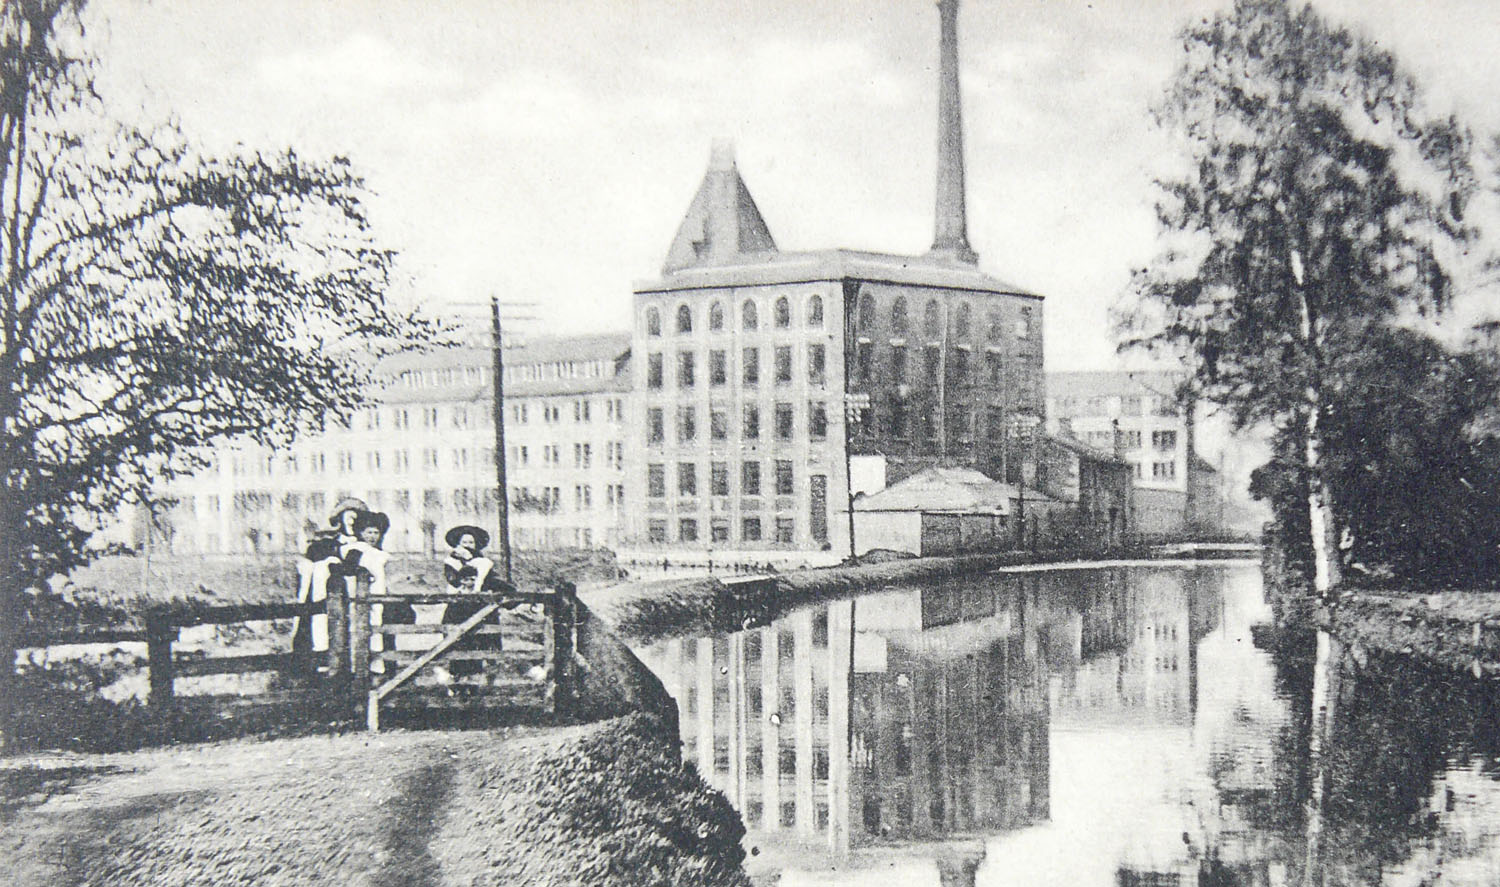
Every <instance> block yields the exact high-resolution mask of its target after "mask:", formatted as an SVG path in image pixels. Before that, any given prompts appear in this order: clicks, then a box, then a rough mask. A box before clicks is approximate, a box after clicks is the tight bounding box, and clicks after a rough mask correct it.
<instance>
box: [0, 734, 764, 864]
mask: <svg viewBox="0 0 1500 887" xmlns="http://www.w3.org/2000/svg"><path fill="white" fill-rule="evenodd" d="M91 765H92V767H93V768H98V769H86V768H80V767H79V766H78V765H77V763H76V762H71V761H64V762H62V763H61V764H58V765H55V766H51V767H50V768H49V767H48V766H47V765H38V764H36V763H35V762H24V761H22V762H12V764H11V765H10V771H11V772H13V773H14V774H15V775H13V776H9V777H7V778H6V779H0V787H3V786H8V785H14V786H17V788H16V789H14V791H13V793H12V796H10V797H9V798H8V803H9V804H10V805H11V806H10V807H9V808H7V809H9V810H10V813H11V815H9V817H8V818H5V819H3V821H0V857H3V858H5V859H6V860H7V864H8V866H9V868H10V876H11V878H12V879H13V880H12V881H11V882H10V883H13V884H15V885H17V887H31V885H37V887H41V885H49V887H50V885H54V884H110V885H126V887H128V885H152V887H178V885H182V887H186V885H196V884H208V883H212V884H215V885H252V884H254V885H267V887H277V885H293V884H341V883H361V884H372V885H397V884H401V885H407V884H411V885H448V884H454V885H457V884H463V885H489V884H495V885H499V884H516V883H527V884H540V885H559V887H560V885H572V884H602V883H616V884H641V885H675V884H701V885H729V887H741V885H746V884H747V883H748V882H747V881H746V879H745V876H744V873H743V870H742V868H741V864H742V862H743V858H744V854H743V850H742V849H741V847H740V839H741V838H742V836H743V827H742V826H741V824H740V821H739V817H738V816H737V815H736V814H735V813H734V811H733V809H732V808H730V806H729V805H728V803H727V802H726V801H725V800H724V798H723V796H722V795H720V794H719V793H718V792H716V791H713V790H712V789H710V788H709V787H708V786H707V785H705V784H704V783H703V781H702V780H701V779H699V778H698V776H697V774H696V773H695V772H694V771H693V770H692V769H691V768H690V767H688V766H686V765H684V764H683V763H682V762H681V758H680V756H679V754H678V751H677V747H676V743H675V737H672V736H669V735H668V733H667V731H665V730H663V729H662V728H661V726H660V724H659V723H658V722H657V721H655V720H654V719H652V718H650V717H648V716H644V715H633V716H630V717H624V718H618V719H614V720H610V721H604V722H599V723H596V724H591V725H587V726H581V727H568V728H559V729H554V730H550V731H545V732H539V731H534V730H510V731H482V732H481V731H472V732H462V733H436V732H410V733H404V732H399V731H398V732H393V733H382V734H377V735H373V736H372V735H368V734H352V735H347V736H336V737H306V738H301V739H289V740H276V741H271V742H260V743H253V742H233V743H222V744H217V745H203V746H195V747H190V748H186V749H171V750H156V751H150V752H138V753H134V754H130V755H113V756H107V757H104V758H100V759H94V760H93V761H92V762H91ZM49 770H50V771H51V772H49ZM37 786H43V788H42V789H38V788H37Z"/></svg>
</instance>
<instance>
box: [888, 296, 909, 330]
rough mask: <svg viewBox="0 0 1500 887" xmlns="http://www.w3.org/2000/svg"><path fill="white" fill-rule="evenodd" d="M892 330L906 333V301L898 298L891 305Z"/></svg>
mask: <svg viewBox="0 0 1500 887" xmlns="http://www.w3.org/2000/svg"><path fill="white" fill-rule="evenodd" d="M891 330H892V331H893V332H897V333H904V332H906V299H904V298H902V297H901V296H897V297H896V301H894V302H892V303H891Z"/></svg>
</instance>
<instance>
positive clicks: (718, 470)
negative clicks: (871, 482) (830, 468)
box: [646, 459, 823, 499]
mask: <svg viewBox="0 0 1500 887" xmlns="http://www.w3.org/2000/svg"><path fill="white" fill-rule="evenodd" d="M739 465H740V470H739V494H740V495H741V496H759V495H761V494H762V492H763V488H762V485H761V463H760V462H758V461H748V462H741V463H739ZM698 467H699V466H698V464H697V463H695V462H678V463H677V467H676V476H677V495H679V496H696V495H698V489H699V486H698ZM729 468H730V463H728V462H711V463H709V466H708V490H707V492H708V494H709V495H710V496H728V495H730V470H729ZM772 470H773V472H774V477H773V486H772V489H773V490H774V492H775V494H776V495H778V496H791V495H794V494H795V493H796V490H797V487H796V467H795V465H794V464H793V463H792V461H791V460H789V459H777V460H775V462H774V463H773V464H772ZM814 477H815V478H822V477H823V476H822V475H815V476H814ZM821 483H823V482H822V481H818V480H814V482H813V485H814V486H819V485H820V484H821ZM666 495H667V466H666V465H665V464H663V463H660V462H656V463H652V464H650V465H647V466H646V496H647V497H648V498H651V499H664V498H666Z"/></svg>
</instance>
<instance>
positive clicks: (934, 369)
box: [922, 345, 943, 388]
mask: <svg viewBox="0 0 1500 887" xmlns="http://www.w3.org/2000/svg"><path fill="white" fill-rule="evenodd" d="M922 366H923V369H924V370H925V376H926V379H927V385H928V386H929V387H931V388H937V384H938V376H939V374H940V373H941V372H942V369H943V349H941V348H939V347H938V346H936V345H928V346H927V347H926V348H923V349H922Z"/></svg>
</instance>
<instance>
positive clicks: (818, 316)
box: [807, 296, 823, 327]
mask: <svg viewBox="0 0 1500 887" xmlns="http://www.w3.org/2000/svg"><path fill="white" fill-rule="evenodd" d="M807 325H808V326H811V327H820V326H822V325H823V297H822V296H813V297H812V298H811V299H808V300H807Z"/></svg>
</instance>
